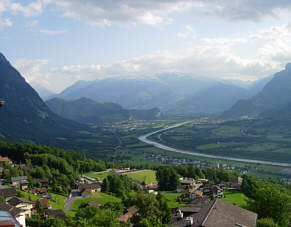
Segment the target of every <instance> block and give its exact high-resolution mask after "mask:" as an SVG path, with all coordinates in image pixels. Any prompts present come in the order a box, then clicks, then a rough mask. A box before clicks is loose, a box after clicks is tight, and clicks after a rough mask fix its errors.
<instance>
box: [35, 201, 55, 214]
mask: <svg viewBox="0 0 291 227" xmlns="http://www.w3.org/2000/svg"><path fill="white" fill-rule="evenodd" d="M37 201H39V202H40V207H41V208H42V209H44V210H49V209H51V208H52V207H51V205H50V204H49V201H48V199H46V198H41V199H39V200H37ZM37 201H34V202H33V212H34V213H37V210H36V203H37Z"/></svg>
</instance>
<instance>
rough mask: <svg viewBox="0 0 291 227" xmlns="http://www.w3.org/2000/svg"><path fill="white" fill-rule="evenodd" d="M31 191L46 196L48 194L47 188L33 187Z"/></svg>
mask: <svg viewBox="0 0 291 227" xmlns="http://www.w3.org/2000/svg"><path fill="white" fill-rule="evenodd" d="M29 193H31V194H34V195H37V196H40V197H46V196H47V195H48V193H47V188H31V189H30V190H29Z"/></svg>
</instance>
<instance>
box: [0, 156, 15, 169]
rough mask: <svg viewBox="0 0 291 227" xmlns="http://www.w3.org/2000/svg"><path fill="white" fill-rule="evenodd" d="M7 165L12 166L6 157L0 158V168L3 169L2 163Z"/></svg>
mask: <svg viewBox="0 0 291 227" xmlns="http://www.w3.org/2000/svg"><path fill="white" fill-rule="evenodd" d="M5 162H6V163H8V164H9V165H13V162H12V161H11V160H10V158H8V157H2V156H0V166H1V167H3V164H4V163H5Z"/></svg>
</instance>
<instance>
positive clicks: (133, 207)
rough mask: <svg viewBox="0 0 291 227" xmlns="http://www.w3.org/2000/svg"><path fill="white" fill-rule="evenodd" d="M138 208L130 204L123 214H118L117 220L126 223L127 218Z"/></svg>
mask: <svg viewBox="0 0 291 227" xmlns="http://www.w3.org/2000/svg"><path fill="white" fill-rule="evenodd" d="M138 210H139V209H138V208H137V207H136V206H131V207H129V208H128V209H127V212H126V213H125V214H122V215H119V216H118V218H117V219H118V221H119V222H120V223H127V222H128V220H129V219H131V218H132V217H133V216H134V215H135V214H136V213H137V212H138Z"/></svg>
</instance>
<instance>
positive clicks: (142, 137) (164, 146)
mask: <svg viewBox="0 0 291 227" xmlns="http://www.w3.org/2000/svg"><path fill="white" fill-rule="evenodd" d="M190 122H192V121H186V122H183V123H179V124H176V125H173V126H170V127H167V128H163V129H160V130H157V131H154V132H150V133H148V134H146V135H143V136H140V137H138V139H139V140H140V141H142V142H144V143H146V144H149V145H153V146H155V147H157V148H160V149H163V150H166V151H171V152H175V153H180V154H187V155H193V156H198V157H204V158H213V159H220V160H230V161H237V162H246V163H253V164H264V165H272V166H281V167H291V164H289V163H281V162H269V161H261V160H253V159H244V158H233V157H226V156H219V155H209V154H201V153H197V152H192V151H187V150H181V149H176V148H173V147H169V146H166V145H164V144H161V143H158V142H155V141H152V140H150V139H148V137H150V136H152V135H154V134H157V133H161V132H164V131H167V130H170V129H174V128H178V127H180V126H183V125H186V124H188V123H190Z"/></svg>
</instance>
